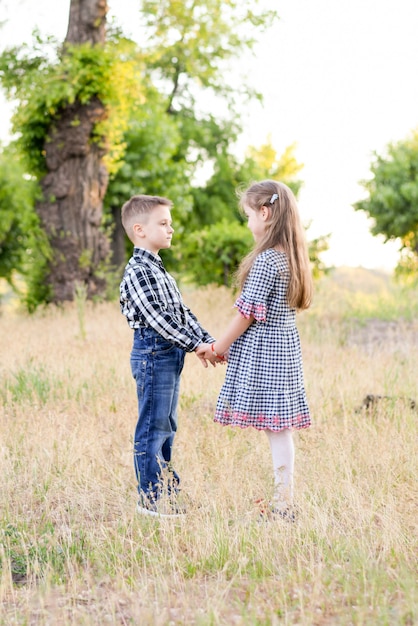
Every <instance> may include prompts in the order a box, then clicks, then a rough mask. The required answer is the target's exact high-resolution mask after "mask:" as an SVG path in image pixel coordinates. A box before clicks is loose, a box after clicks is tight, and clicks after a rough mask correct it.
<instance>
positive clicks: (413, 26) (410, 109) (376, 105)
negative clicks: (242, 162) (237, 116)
mask: <svg viewBox="0 0 418 626" xmlns="http://www.w3.org/2000/svg"><path fill="white" fill-rule="evenodd" d="M108 2H109V6H110V11H111V13H112V12H113V11H114V13H115V14H116V15H117V18H118V21H119V22H120V23H122V25H123V26H124V28H126V32H127V34H131V35H132V36H135V32H138V31H139V24H140V22H139V16H138V13H137V11H136V6H137V4H136V2H135V0H108ZM264 3H265V4H266V5H268V4H270V6H272V7H275V8H276V9H277V11H278V13H279V15H280V16H281V19H280V21H279V22H278V23H277V24H276V25H274V27H273V28H272V29H271V31H270V32H269V34H268V35H262V36H261V37H260V43H259V45H258V46H257V49H256V55H255V56H254V58H251V59H250V60H248V59H247V60H246V61H245V63H246V68H245V69H246V82H247V83H248V84H252V85H253V86H255V87H256V88H257V89H258V90H259V91H261V92H262V93H263V95H264V105H263V107H262V108H261V107H260V105H258V104H255V103H254V105H252V106H251V108H250V110H248V111H247V112H246V116H245V117H244V120H245V129H244V135H243V137H242V139H241V141H240V146H241V147H242V150H244V149H245V147H246V146H247V145H249V144H252V145H260V144H262V143H264V142H265V141H266V138H267V136H268V135H269V134H270V135H271V137H272V141H273V145H274V147H275V149H276V150H277V152H278V153H281V152H282V151H283V150H284V148H285V147H286V146H287V145H289V144H291V143H293V142H296V143H297V150H296V156H297V158H298V160H299V161H300V162H302V163H304V166H305V167H304V169H303V170H302V172H301V178H302V179H303V180H304V187H303V190H302V192H301V194H300V197H299V206H300V209H301V213H302V217H303V220H304V222H306V221H312V226H311V229H310V231H309V233H308V236H309V238H311V237H315V236H318V235H320V234H326V233H329V232H331V233H332V237H331V248H330V251H329V252H328V253H327V254H326V255H325V256H324V259H325V260H326V262H327V263H332V264H335V265H350V266H358V265H362V266H364V267H369V268H385V269H391V268H393V266H394V265H395V263H396V258H397V245H396V244H384V245H383V243H382V241H383V240H382V239H379V238H376V237H372V236H371V235H370V233H369V225H368V221H367V218H366V216H365V215H363V214H361V213H358V212H355V211H354V209H353V208H352V204H353V203H354V202H356V201H357V200H359V199H361V198H362V197H363V195H364V191H363V189H362V187H361V186H360V185H359V181H360V180H362V179H365V178H369V177H370V172H369V166H370V163H371V160H372V153H373V152H374V151H377V152H378V153H382V152H383V151H384V149H385V146H386V145H387V144H388V143H389V142H393V141H394V142H396V141H399V140H402V139H404V138H405V137H407V136H408V135H409V133H410V132H411V131H412V130H413V129H414V128H416V127H417V126H418V80H417V79H416V71H417V61H418V36H417V33H418V2H417V0H338V1H335V0H264ZM69 4H70V2H69V0H60V1H59V2H57V1H56V0H37V2H31V1H30V0H0V21H4V20H8V21H7V23H6V25H5V26H4V27H3V29H2V30H1V31H0V32H1V37H0V42H1V43H0V46H1V48H3V47H4V46H5V45H11V44H18V43H21V42H23V41H30V39H31V32H32V30H33V28H34V26H35V25H36V26H38V27H39V29H40V30H41V32H42V34H54V35H55V36H56V37H57V38H58V39H63V38H64V37H65V34H66V29H67V23H68V8H69ZM9 116H10V106H9V105H6V103H5V102H4V99H3V98H2V97H1V96H0V139H3V140H5V139H6V138H7V133H8V130H9V121H8V120H9Z"/></svg>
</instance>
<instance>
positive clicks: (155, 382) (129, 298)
mask: <svg viewBox="0 0 418 626" xmlns="http://www.w3.org/2000/svg"><path fill="white" fill-rule="evenodd" d="M171 207H172V202H171V201H170V200H168V199H167V198H162V197H159V196H144V195H136V196H133V197H132V198H131V199H130V200H128V202H126V203H125V204H124V205H123V207H122V224H123V227H124V229H125V231H126V234H127V235H128V237H129V239H130V240H131V241H132V243H133V244H134V251H133V256H132V257H131V258H130V260H129V262H128V264H127V266H126V268H125V272H124V275H123V279H122V282H121V285H120V306H121V311H122V313H123V315H125V316H126V318H127V320H128V323H129V326H130V327H131V328H132V329H133V330H134V340H133V347H132V352H131V359H130V362H131V369H132V375H133V377H134V379H135V381H136V388H137V396H138V423H137V426H136V430H135V437H134V467H135V474H136V478H137V481H138V491H139V501H138V505H137V511H138V512H139V513H141V514H146V515H157V516H164V517H174V516H177V515H180V514H181V511H180V509H179V508H178V506H177V505H176V496H177V494H178V492H179V484H180V478H179V476H178V474H177V472H175V470H174V469H173V467H172V465H171V453H172V447H173V442H174V436H175V433H176V430H177V404H178V398H179V384H180V375H181V372H182V369H183V364H184V357H185V353H186V352H193V351H194V350H196V348H197V347H198V346H199V345H200V344H202V343H212V342H213V341H214V339H213V337H211V335H209V333H208V332H207V331H206V330H205V329H204V328H202V326H201V325H200V324H199V322H198V320H197V318H196V317H195V316H194V315H193V313H192V312H191V311H190V310H189V309H188V308H187V307H186V306H185V305H184V303H183V300H182V297H181V295H180V292H179V290H178V287H177V284H176V282H175V280H174V278H173V277H172V276H170V274H168V273H167V272H166V270H165V268H164V266H163V263H162V261H161V258H160V257H159V255H158V253H159V251H160V250H161V249H162V248H169V247H170V246H171V239H172V236H173V232H174V230H173V228H172V225H171V223H172V222H171ZM209 360H210V362H211V363H212V365H215V362H216V360H217V359H216V358H215V356H214V357H213V358H210V359H209ZM202 363H203V365H204V366H205V367H206V366H207V363H206V361H205V359H202ZM164 495H166V496H168V497H167V498H163V497H162V496H164ZM164 507H165V508H164Z"/></svg>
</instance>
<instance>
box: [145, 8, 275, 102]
mask: <svg viewBox="0 0 418 626" xmlns="http://www.w3.org/2000/svg"><path fill="white" fill-rule="evenodd" d="M257 4H258V0H255V1H254V0H243V1H242V2H237V1H235V0H229V1H228V2H225V1H224V0H183V1H182V2H179V1H178V0H164V1H163V2H161V1H160V0H142V3H141V5H142V6H141V12H142V15H143V18H144V23H145V26H146V28H147V35H148V40H147V42H146V45H145V47H146V49H147V51H148V61H147V67H148V68H149V70H151V71H153V70H154V71H157V73H158V75H159V76H160V77H162V78H163V79H164V80H165V81H167V82H166V86H167V89H168V94H169V107H168V108H169V110H176V109H178V108H180V109H185V108H189V109H190V108H191V109H193V107H194V101H195V93H196V91H195V90H194V89H193V86H194V84H197V85H198V86H199V89H201V88H202V87H203V88H210V89H212V90H213V91H215V92H218V93H222V94H223V95H224V96H225V95H226V94H227V93H228V94H229V96H230V97H232V96H233V89H232V88H231V87H229V86H228V85H226V84H225V81H224V78H223V73H222V67H225V66H226V62H227V61H229V60H230V59H231V58H232V57H235V58H236V57H237V56H238V55H239V54H240V52H241V51H243V50H248V49H251V48H252V47H253V45H254V43H255V41H256V39H257V36H259V35H260V33H261V32H262V31H263V30H265V29H267V28H269V27H270V26H271V24H272V22H273V21H274V20H275V19H277V17H278V16H277V13H276V12H275V11H267V10H265V11H261V10H260V11H259V12H258V13H257V12H256V11H255V10H254V7H255V6H256V5H257ZM220 70H221V71H220ZM243 93H247V94H249V93H251V94H252V95H254V94H253V92H252V91H251V90H250V89H249V86H248V84H243V87H242V89H240V90H239V94H238V93H236V96H238V95H239V96H240V97H241V96H242V94H243ZM174 100H176V102H175V101H174Z"/></svg>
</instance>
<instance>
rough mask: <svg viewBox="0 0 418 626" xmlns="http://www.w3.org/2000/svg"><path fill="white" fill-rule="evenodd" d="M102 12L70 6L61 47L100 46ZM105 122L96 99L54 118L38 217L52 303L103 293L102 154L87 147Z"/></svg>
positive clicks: (99, 1)
mask: <svg viewBox="0 0 418 626" xmlns="http://www.w3.org/2000/svg"><path fill="white" fill-rule="evenodd" d="M106 12H107V2H106V0H71V6H70V18H69V25H68V32H67V37H66V40H65V43H70V44H77V43H86V42H91V43H92V44H98V45H100V44H101V43H104V41H105V24H106ZM105 117H106V110H105V108H104V106H103V104H102V103H101V102H100V100H99V99H98V98H92V100H90V102H89V103H87V104H83V105H82V104H81V103H79V102H77V101H76V102H75V103H73V104H69V105H68V106H67V107H66V108H65V109H64V110H62V111H60V112H59V114H57V117H56V120H55V122H54V124H53V125H52V127H51V128H50V130H49V134H48V138H47V140H46V143H45V159H46V165H47V174H46V176H45V177H44V178H43V179H42V181H41V187H42V191H43V199H42V201H40V202H39V203H38V204H37V212H38V214H39V216H40V218H41V221H42V224H43V227H44V228H45V231H46V233H47V236H48V240H49V243H50V245H51V248H52V258H51V260H50V262H49V268H48V275H47V282H48V285H49V287H50V288H51V300H52V302H56V303H58V302H63V301H65V300H73V298H74V293H75V290H76V288H77V286H79V285H82V286H84V287H85V288H86V289H87V295H88V297H92V296H93V295H102V294H103V292H104V289H105V279H104V276H103V267H101V266H103V264H104V262H105V261H106V260H107V258H108V256H109V242H108V240H107V238H106V236H105V235H104V233H103V232H102V231H101V222H102V213H103V197H104V194H105V192H106V188H107V181H108V177H107V172H106V169H105V167H104V165H103V163H102V158H103V156H104V154H105V148H104V147H103V145H99V144H98V143H97V141H92V136H93V131H94V126H95V124H97V122H99V121H101V120H103V119H104V118H105ZM102 144H103V142H102ZM100 270H102V271H100Z"/></svg>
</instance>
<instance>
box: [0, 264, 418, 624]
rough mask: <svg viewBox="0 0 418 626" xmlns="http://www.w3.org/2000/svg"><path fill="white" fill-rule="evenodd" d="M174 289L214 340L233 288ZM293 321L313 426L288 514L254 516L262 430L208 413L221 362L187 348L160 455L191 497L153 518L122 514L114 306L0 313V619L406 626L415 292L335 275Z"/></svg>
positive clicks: (300, 450) (415, 595) (413, 510)
mask: <svg viewBox="0 0 418 626" xmlns="http://www.w3.org/2000/svg"><path fill="white" fill-rule="evenodd" d="M183 293H184V298H185V301H186V303H187V304H188V305H189V306H190V307H191V308H192V310H193V311H194V312H195V313H196V314H197V315H198V317H199V318H200V320H201V321H202V323H203V325H204V326H205V327H206V328H208V330H210V331H211V332H212V333H213V334H214V335H215V336H216V334H217V333H219V332H220V331H221V329H222V328H223V327H224V326H225V324H226V322H227V320H228V319H229V317H230V316H231V314H232V311H231V305H232V302H233V295H232V294H231V293H230V292H228V291H227V290H224V289H214V288H208V289H201V290H192V289H190V288H185V289H184V290H183ZM298 324H299V330H300V335H301V340H302V349H303V355H304V368H305V378H306V386H307V392H308V398H309V402H310V405H311V409H312V413H313V419H314V426H313V427H312V428H311V429H309V430H307V431H303V432H300V433H296V434H295V444H296V476H295V491H296V500H297V504H298V507H299V509H300V516H299V520H298V522H297V523H296V524H286V523H283V522H272V523H262V524H260V523H259V520H258V516H257V510H256V507H255V506H254V500H255V499H257V498H260V497H266V498H268V497H269V495H270V494H271V489H272V484H271V475H272V472H271V467H270V453H269V448H268V442H267V438H266V437H265V435H264V434H263V433H259V432H254V431H252V430H244V431H242V430H239V431H236V430H234V429H228V428H223V427H221V426H219V425H217V424H214V423H213V411H214V405H215V402H216V398H217V394H218V390H219V388H220V386H221V383H222V379H223V376H224V372H225V370H224V369H223V367H222V366H220V367H217V368H216V369H213V368H210V369H208V370H204V369H203V368H202V366H201V365H200V363H199V361H198V360H197V358H196V357H195V356H194V355H188V356H187V359H186V366H185V372H184V375H183V379H182V395H181V405H180V420H179V432H178V435H177V439H176V446H175V466H176V468H177V470H178V471H179V473H180V475H181V476H182V480H183V488H184V491H185V492H187V493H188V494H190V496H191V498H192V499H193V501H194V502H195V506H192V507H191V509H190V512H189V514H188V516H187V517H186V518H185V519H179V520H161V521H155V520H153V519H147V518H144V517H139V516H137V515H136V514H135V504H136V485H135V482H134V476H133V468H132V451H131V449H132V434H133V429H134V426H135V420H136V395H135V387H134V382H133V380H132V378H131V374H130V370H129V352H130V347H131V340H132V336H131V332H132V331H130V330H129V328H128V326H127V324H126V322H125V320H124V319H123V318H122V316H121V314H120V313H119V309H118V304H117V303H106V304H97V305H93V304H91V303H84V302H82V301H80V302H79V303H78V307H77V306H76V304H74V305H70V306H66V307H64V308H63V309H51V310H48V311H46V312H40V311H39V312H37V313H36V314H35V315H33V316H28V315H26V314H24V313H19V312H18V311H16V310H11V309H7V310H4V311H3V314H2V315H1V317H0V337H1V339H0V476H1V481H0V490H1V497H0V507H1V509H0V565H1V572H0V574H1V579H0V624H1V625H7V626H9V625H13V624H19V625H28V626H29V625H45V626H46V625H48V626H49V625H51V626H56V625H58V626H65V625H73V624H77V625H93V624H94V625H99V624H100V625H105V624H118V625H119V624H120V625H125V624H135V625H136V624H140V625H148V624H150V625H151V624H152V625H156V626H160V625H161V626H166V625H183V624H184V625H192V624H195V625H198V626H209V625H221V624H222V625H257V626H258V625H259V626H261V625H265V626H267V625H273V626H274V625H278V624H298V625H303V626H305V625H317V626H322V625H331V624H338V625H344V626H348V625H351V624H353V625H364V626H370V625H379V626H381V625H388V626H393V625H398V624H399V625H405V626H413V625H415V624H418V584H417V582H418V581H417V578H418V576H417V574H418V567H417V563H418V549H417V548H418V541H417V534H418V533H417V527H418V523H417V519H418V515H417V508H418V507H417V505H418V490H417V475H418V467H417V465H418V462H417V459H418V455H417V441H418V437H417V423H418V409H417V407H418V389H417V387H418V384H417V381H418V376H417V371H418V370H417V357H418V293H417V291H416V290H415V291H409V292H406V291H403V290H402V289H401V288H399V287H395V286H393V285H391V283H390V281H389V280H388V278H387V277H386V276H384V275H382V274H379V273H376V272H367V271H365V270H360V269H359V270H350V269H345V270H342V269H341V270H339V271H337V272H336V273H335V274H333V275H332V276H329V277H327V278H326V279H324V280H323V281H322V282H321V283H320V284H319V285H318V286H317V290H316V298H315V303H314V305H313V307H312V308H311V309H310V310H309V311H308V312H305V313H302V314H301V315H300V316H299V317H298ZM367 395H373V396H383V397H381V398H380V399H378V400H377V401H376V402H375V403H374V404H373V405H372V406H371V407H370V408H369V409H366V408H365V407H364V406H362V403H363V399H364V398H365V397H366V396H367ZM411 400H415V401H416V403H417V404H416V405H415V407H414V406H413V402H411Z"/></svg>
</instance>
